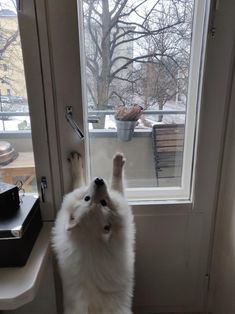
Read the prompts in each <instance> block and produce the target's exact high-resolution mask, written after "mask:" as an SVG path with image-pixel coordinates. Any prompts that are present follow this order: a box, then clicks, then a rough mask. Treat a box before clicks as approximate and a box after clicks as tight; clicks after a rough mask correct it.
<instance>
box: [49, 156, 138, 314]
mask: <svg viewBox="0 0 235 314" xmlns="http://www.w3.org/2000/svg"><path fill="white" fill-rule="evenodd" d="M70 163H71V169H72V179H73V188H74V190H73V192H71V193H69V194H67V195H66V196H65V198H64V201H63V203H62V207H61V209H60V211H59V212H58V215H57V219H56V222H55V227H54V229H53V234H52V244H53V248H54V251H55V253H56V256H57V259H58V264H59V269H60V274H61V278H62V284H63V293H64V308H65V314H131V313H132V311H131V300H132V291H133V277H134V234H135V228H134V223H133V216H132V212H131V208H130V207H129V205H128V203H127V200H126V199H125V196H124V192H123V191H124V187H123V165H124V163H125V160H124V158H123V155H122V154H120V153H117V154H116V155H115V156H114V158H113V175H112V182H111V188H110V189H108V187H107V185H106V183H105V182H104V183H103V184H102V185H100V186H97V183H95V180H93V181H92V182H91V184H90V185H89V186H84V185H83V182H84V180H83V175H82V173H83V171H82V160H81V158H80V157H79V155H78V154H77V153H74V154H72V155H71V157H70ZM86 196H88V198H86ZM85 198H86V200H85ZM89 198H90V200H87V199H89ZM100 201H102V203H103V204H101V203H100ZM104 201H105V203H106V204H105V203H104Z"/></svg>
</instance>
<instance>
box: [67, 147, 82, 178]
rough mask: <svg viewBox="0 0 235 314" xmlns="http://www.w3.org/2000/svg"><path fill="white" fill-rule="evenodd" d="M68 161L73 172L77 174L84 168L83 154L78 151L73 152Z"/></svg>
mask: <svg viewBox="0 0 235 314" xmlns="http://www.w3.org/2000/svg"><path fill="white" fill-rule="evenodd" d="M68 161H69V162H70V167H71V170H72V174H73V175H74V176H76V175H77V173H78V172H79V171H80V170H81V169H82V156H81V155H80V154H79V153H77V152H72V153H70V155H69V157H68Z"/></svg>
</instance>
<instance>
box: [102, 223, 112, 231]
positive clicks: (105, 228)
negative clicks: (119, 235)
mask: <svg viewBox="0 0 235 314" xmlns="http://www.w3.org/2000/svg"><path fill="white" fill-rule="evenodd" d="M111 227H112V226H111V224H108V225H105V226H104V233H109V232H110V230H111Z"/></svg>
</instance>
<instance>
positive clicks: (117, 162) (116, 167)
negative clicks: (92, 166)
mask: <svg viewBox="0 0 235 314" xmlns="http://www.w3.org/2000/svg"><path fill="white" fill-rule="evenodd" d="M125 162H126V159H125V158H124V155H123V154H122V153H116V154H115V155H114V157H113V171H114V175H118V174H120V173H121V172H122V168H123V166H124V164H125Z"/></svg>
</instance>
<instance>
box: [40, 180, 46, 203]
mask: <svg viewBox="0 0 235 314" xmlns="http://www.w3.org/2000/svg"><path fill="white" fill-rule="evenodd" d="M40 187H41V199H42V202H43V203H45V190H46V189H47V178H46V177H45V176H43V177H41V183H40Z"/></svg>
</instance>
